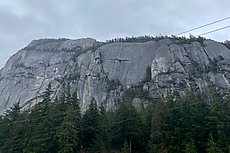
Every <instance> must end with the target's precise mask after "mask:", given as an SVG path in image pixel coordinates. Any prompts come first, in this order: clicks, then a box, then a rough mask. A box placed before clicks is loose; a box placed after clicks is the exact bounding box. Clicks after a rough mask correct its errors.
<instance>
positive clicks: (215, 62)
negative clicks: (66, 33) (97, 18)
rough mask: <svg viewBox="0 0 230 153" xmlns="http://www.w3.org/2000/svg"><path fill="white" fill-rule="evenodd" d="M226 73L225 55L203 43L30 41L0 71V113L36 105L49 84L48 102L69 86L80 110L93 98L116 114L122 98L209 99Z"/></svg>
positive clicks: (142, 101)
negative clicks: (193, 95) (196, 95)
mask: <svg viewBox="0 0 230 153" xmlns="http://www.w3.org/2000/svg"><path fill="white" fill-rule="evenodd" d="M229 72H230V50H229V49H228V48H227V47H226V46H225V45H224V44H223V43H220V42H216V41H213V40H205V39H203V38H193V39H185V38H170V37H162V38H152V37H151V39H145V37H140V38H139V37H138V38H130V39H115V40H112V41H109V42H106V43H105V42H98V41H96V40H95V39H92V38H84V39H77V40H70V39H40V40H34V41H32V42H31V43H30V44H29V45H28V46H26V47H25V48H23V49H21V50H20V51H18V52H17V53H16V54H15V55H13V56H12V57H10V59H9V60H8V61H7V63H6V65H5V67H4V68H3V69H2V70H0V97H1V98H0V113H3V112H4V111H5V110H6V109H8V108H9V107H10V106H12V105H13V104H14V103H17V102H19V103H20V105H21V106H22V107H23V108H24V109H28V108H30V107H32V106H33V105H35V104H36V103H39V102H40V101H41V99H42V93H43V92H44V90H45V89H46V88H47V86H48V84H49V83H51V85H52V91H53V97H56V96H58V95H60V94H61V93H62V92H63V90H64V88H65V87H66V86H67V84H70V88H71V91H72V92H73V91H77V93H78V96H79V99H80V102H81V104H80V105H81V109H82V110H85V109H86V108H87V107H88V105H89V103H90V101H91V100H92V99H95V100H96V102H97V103H98V104H99V105H104V106H105V107H106V109H115V108H116V107H117V105H118V104H119V99H121V97H124V98H126V99H128V100H132V101H133V104H134V105H136V106H137V107H144V106H145V105H147V101H148V99H155V98H159V97H160V96H165V95H167V93H168V92H173V93H174V94H176V95H178V96H183V95H184V94H185V92H186V91H187V90H195V91H197V92H201V93H203V94H204V95H206V97H207V98H208V97H209V93H210V91H209V86H210V85H213V84H214V85H216V86H217V87H219V89H220V90H221V91H223V92H226V91H228V89H229V87H230V85H229V81H230V73H229Z"/></svg>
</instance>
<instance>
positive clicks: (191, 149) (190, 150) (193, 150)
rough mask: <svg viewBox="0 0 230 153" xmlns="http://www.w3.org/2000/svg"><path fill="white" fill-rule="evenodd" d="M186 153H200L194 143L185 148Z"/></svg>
mask: <svg viewBox="0 0 230 153" xmlns="http://www.w3.org/2000/svg"><path fill="white" fill-rule="evenodd" d="M184 152H185V153H198V152H197V149H196V145H195V143H194V141H191V142H190V143H187V144H186V146H185V151H184Z"/></svg>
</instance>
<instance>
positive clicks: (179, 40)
mask: <svg viewBox="0 0 230 153" xmlns="http://www.w3.org/2000/svg"><path fill="white" fill-rule="evenodd" d="M162 39H170V40H171V41H172V42H173V43H175V44H179V45H183V44H190V43H192V42H195V41H197V42H199V43H200V44H201V45H202V46H204V41H205V40H206V38H204V37H200V36H198V37H195V36H193V35H190V36H189V37H185V36H175V35H172V36H167V35H165V36H163V35H159V36H146V35H145V36H139V37H125V38H115V39H111V40H107V41H106V42H107V43H114V42H130V43H143V42H148V41H159V40H162Z"/></svg>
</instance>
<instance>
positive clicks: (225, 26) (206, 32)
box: [196, 26, 230, 36]
mask: <svg viewBox="0 0 230 153" xmlns="http://www.w3.org/2000/svg"><path fill="white" fill-rule="evenodd" d="M227 28H230V26H225V27H222V28H218V29H215V30H212V31H208V32H205V33H202V34H199V35H196V36H203V35H207V34H210V33H213V32H216V31H220V30H224V29H227Z"/></svg>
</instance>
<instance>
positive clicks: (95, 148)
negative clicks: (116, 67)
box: [0, 85, 230, 153]
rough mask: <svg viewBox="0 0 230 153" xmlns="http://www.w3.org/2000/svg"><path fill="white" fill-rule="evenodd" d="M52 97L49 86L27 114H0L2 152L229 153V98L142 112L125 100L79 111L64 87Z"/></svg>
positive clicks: (165, 103) (171, 101)
mask: <svg viewBox="0 0 230 153" xmlns="http://www.w3.org/2000/svg"><path fill="white" fill-rule="evenodd" d="M51 93H52V91H51V86H50V85H49V86H48V87H47V89H46V91H45V92H44V94H43V98H44V99H43V102H41V103H39V104H37V105H36V106H34V107H33V108H32V109H31V110H28V111H20V107H19V104H15V105H14V106H13V107H11V109H10V110H8V111H7V112H6V113H5V114H4V115H2V117H1V120H0V152H1V153H77V152H84V153H86V152H88V153H91V152H93V153H97V152H98V153H110V152H113V153H129V152H132V153H147V152H148V153H180V152H184V153H198V152H199V153H222V152H223V153H224V152H225V153H229V145H230V111H229V110H230V100H229V99H230V98H224V99H223V98H222V95H221V94H220V93H219V92H218V91H216V90H214V92H213V98H212V101H211V102H210V103H207V102H205V99H204V98H203V97H202V96H201V95H198V94H193V93H188V94H187V96H186V97H185V98H183V99H177V98H175V97H174V96H172V95H168V96H167V97H166V98H165V99H161V100H158V101H157V102H155V103H154V104H155V105H154V107H149V108H146V109H145V110H144V111H141V112H140V111H137V110H136V109H135V108H134V107H133V106H132V104H131V103H130V102H121V103H120V107H119V108H118V109H117V110H116V111H105V108H104V107H103V106H97V104H96V103H95V101H94V100H92V101H91V103H90V105H89V109H88V110H86V111H85V112H81V111H80V107H79V100H78V99H77V94H76V93H73V94H71V93H70V90H69V89H68V87H67V90H66V92H65V93H63V94H62V95H61V96H60V97H59V98H56V99H55V100H54V101H52V100H51V98H50V96H51Z"/></svg>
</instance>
